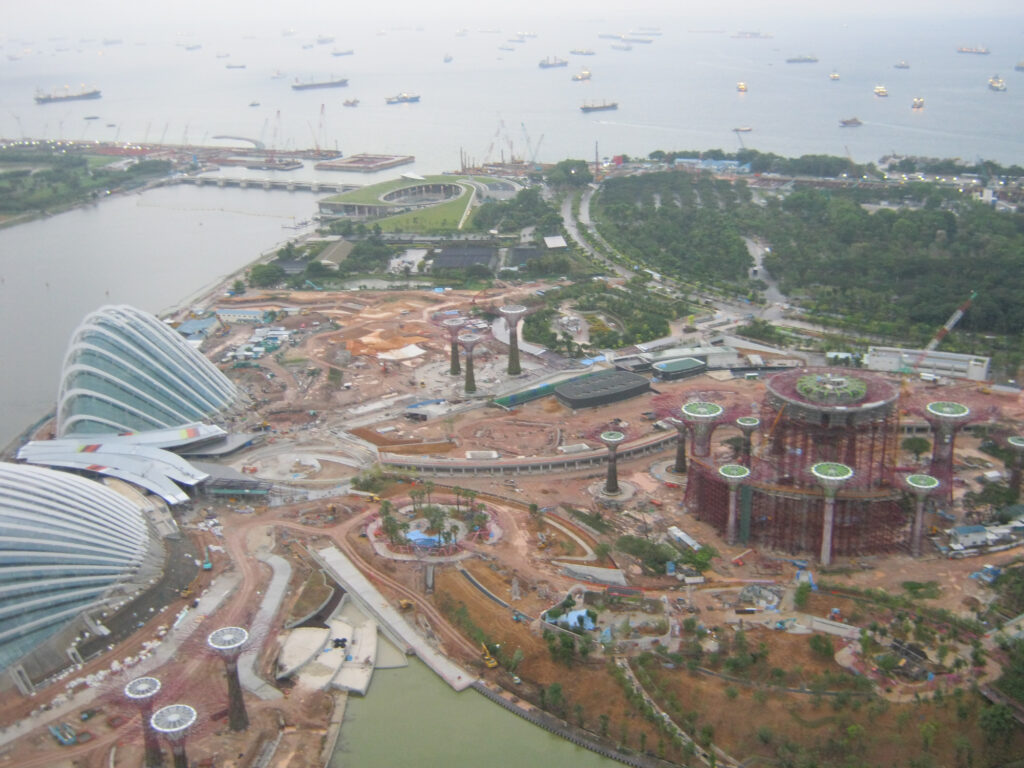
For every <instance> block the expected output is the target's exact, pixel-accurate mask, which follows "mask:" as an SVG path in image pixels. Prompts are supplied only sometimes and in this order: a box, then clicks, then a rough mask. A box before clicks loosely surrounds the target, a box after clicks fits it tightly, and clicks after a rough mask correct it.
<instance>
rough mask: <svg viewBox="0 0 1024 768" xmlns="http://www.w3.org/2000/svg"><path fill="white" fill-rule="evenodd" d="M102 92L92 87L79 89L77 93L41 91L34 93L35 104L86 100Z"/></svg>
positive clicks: (97, 96) (96, 96)
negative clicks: (90, 88) (87, 89)
mask: <svg viewBox="0 0 1024 768" xmlns="http://www.w3.org/2000/svg"><path fill="white" fill-rule="evenodd" d="M102 95H103V94H102V93H100V91H99V90H97V89H95V88H93V89H92V90H89V91H86V90H84V89H83V90H81V91H79V92H78V93H72V92H71V91H67V92H65V93H59V92H54V93H42V92H37V93H36V95H35V99H36V104H53V103H55V102H58V101H86V100H88V99H98V98H100V96H102Z"/></svg>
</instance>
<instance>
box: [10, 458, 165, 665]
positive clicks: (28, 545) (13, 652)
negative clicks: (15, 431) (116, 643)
mask: <svg viewBox="0 0 1024 768" xmlns="http://www.w3.org/2000/svg"><path fill="white" fill-rule="evenodd" d="M149 544H150V537H149V529H148V528H147V525H146V522H145V520H144V519H143V517H142V514H141V512H140V511H139V510H138V509H137V508H136V507H135V506H134V505H133V504H131V503H130V502H129V501H127V500H126V499H125V498H123V497H122V496H119V495H118V494H116V493H114V492H113V491H111V490H110V489H108V488H106V487H105V486H103V485H101V484H99V483H95V482H93V481H91V480H86V479H84V478H82V477H79V476H77V475H70V474H67V473H64V472H56V471H54V470H51V469H43V468H42V467H33V466H28V465H24V464H9V463H0V669H3V668H5V667H7V666H8V665H10V664H11V663H12V662H14V661H17V660H18V659H20V658H21V657H22V656H24V655H25V654H26V653H28V652H30V651H32V650H34V649H36V647H37V646H39V645H41V644H42V643H43V642H44V641H45V640H46V639H47V638H49V637H51V636H52V635H54V634H55V633H57V632H58V631H60V630H61V628H62V627H64V626H65V625H67V624H68V623H70V622H71V621H73V620H74V619H76V618H77V617H79V616H81V615H82V613H83V612H84V611H87V610H89V609H92V608H95V607H97V606H99V605H102V604H104V603H105V602H107V600H108V599H110V592H111V590H112V588H113V587H115V586H121V585H123V584H124V583H125V582H126V581H130V580H131V578H132V577H133V576H134V575H135V573H136V571H137V570H138V569H139V567H140V566H141V565H142V564H143V562H144V561H145V559H146V553H147V552H148V551H149Z"/></svg>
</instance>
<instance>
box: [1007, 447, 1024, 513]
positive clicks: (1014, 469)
mask: <svg viewBox="0 0 1024 768" xmlns="http://www.w3.org/2000/svg"><path fill="white" fill-rule="evenodd" d="M1006 445H1007V446H1008V447H1009V449H1010V450H1011V451H1013V461H1012V462H1011V463H1010V490H1011V491H1012V492H1013V497H1014V498H1015V499H1019V498H1020V475H1021V463H1024V437H1022V436H1020V435H1011V436H1010V437H1008V438H1006Z"/></svg>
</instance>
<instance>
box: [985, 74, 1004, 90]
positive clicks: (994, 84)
mask: <svg viewBox="0 0 1024 768" xmlns="http://www.w3.org/2000/svg"><path fill="white" fill-rule="evenodd" d="M988 87H989V88H991V89H992V90H993V91H1005V90H1006V81H1005V80H1003V78H1001V77H1000V76H999V75H992V77H990V78H989V79H988Z"/></svg>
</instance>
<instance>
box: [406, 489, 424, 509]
mask: <svg viewBox="0 0 1024 768" xmlns="http://www.w3.org/2000/svg"><path fill="white" fill-rule="evenodd" d="M425 495H426V491H424V490H422V489H420V488H413V489H412V490H411V491H409V498H410V499H411V500H412V508H413V511H414V512H419V511H420V506H421V505H422V502H423V497H424V496H425Z"/></svg>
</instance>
